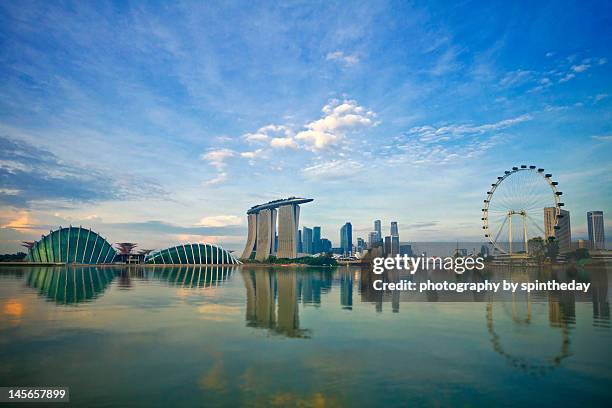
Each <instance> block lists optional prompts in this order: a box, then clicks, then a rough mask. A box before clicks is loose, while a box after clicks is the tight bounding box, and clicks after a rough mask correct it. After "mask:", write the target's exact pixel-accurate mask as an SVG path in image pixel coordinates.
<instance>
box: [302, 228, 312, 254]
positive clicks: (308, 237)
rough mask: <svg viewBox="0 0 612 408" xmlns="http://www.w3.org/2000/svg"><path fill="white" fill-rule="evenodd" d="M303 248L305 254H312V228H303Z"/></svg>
mask: <svg viewBox="0 0 612 408" xmlns="http://www.w3.org/2000/svg"><path fill="white" fill-rule="evenodd" d="M302 250H303V251H304V253H305V254H312V228H308V227H304V229H303V232H302Z"/></svg>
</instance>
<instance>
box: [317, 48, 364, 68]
mask: <svg viewBox="0 0 612 408" xmlns="http://www.w3.org/2000/svg"><path fill="white" fill-rule="evenodd" d="M325 59H326V60H327V61H335V62H338V63H340V64H342V65H344V66H346V67H352V66H353V65H356V64H358V63H359V57H358V56H357V55H355V54H345V53H344V52H343V51H334V52H329V53H327V55H326V56H325Z"/></svg>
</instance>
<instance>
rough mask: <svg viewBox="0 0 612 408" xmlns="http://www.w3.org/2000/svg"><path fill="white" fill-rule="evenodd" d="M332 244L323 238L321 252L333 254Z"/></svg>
mask: <svg viewBox="0 0 612 408" xmlns="http://www.w3.org/2000/svg"><path fill="white" fill-rule="evenodd" d="M331 250H332V243H331V241H330V240H329V239H327V238H321V252H331Z"/></svg>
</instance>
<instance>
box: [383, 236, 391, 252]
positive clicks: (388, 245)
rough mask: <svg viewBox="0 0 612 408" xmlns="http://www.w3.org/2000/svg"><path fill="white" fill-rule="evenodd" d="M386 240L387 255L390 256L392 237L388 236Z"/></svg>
mask: <svg viewBox="0 0 612 408" xmlns="http://www.w3.org/2000/svg"><path fill="white" fill-rule="evenodd" d="M384 242H385V243H384V248H385V255H387V256H390V255H391V237H390V236H386V237H385V241H384Z"/></svg>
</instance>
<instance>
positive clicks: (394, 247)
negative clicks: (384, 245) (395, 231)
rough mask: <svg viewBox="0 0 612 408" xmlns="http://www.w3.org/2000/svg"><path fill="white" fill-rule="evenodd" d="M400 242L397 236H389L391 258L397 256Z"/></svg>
mask: <svg viewBox="0 0 612 408" xmlns="http://www.w3.org/2000/svg"><path fill="white" fill-rule="evenodd" d="M399 251H400V241H399V237H398V236H397V235H391V256H395V255H397V254H399Z"/></svg>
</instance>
